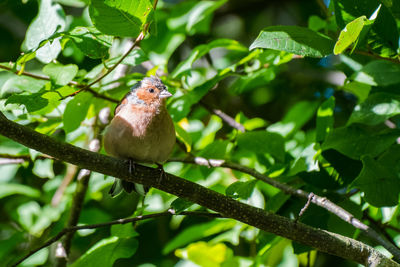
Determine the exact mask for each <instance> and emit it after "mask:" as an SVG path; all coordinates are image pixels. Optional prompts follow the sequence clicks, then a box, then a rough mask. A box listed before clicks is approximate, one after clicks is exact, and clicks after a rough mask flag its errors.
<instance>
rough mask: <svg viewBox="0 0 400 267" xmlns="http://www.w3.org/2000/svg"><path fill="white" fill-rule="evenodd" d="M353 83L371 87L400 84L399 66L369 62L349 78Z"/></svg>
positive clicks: (382, 61)
mask: <svg viewBox="0 0 400 267" xmlns="http://www.w3.org/2000/svg"><path fill="white" fill-rule="evenodd" d="M351 79H353V80H354V81H357V82H360V83H365V84H369V85H372V86H388V85H392V84H398V83H400V66H399V64H395V63H391V62H388V61H384V60H375V61H371V62H369V63H368V64H367V65H365V66H364V67H363V68H362V69H361V70H360V71H358V72H356V73H354V74H353V75H352V76H351Z"/></svg>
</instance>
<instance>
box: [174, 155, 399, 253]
mask: <svg viewBox="0 0 400 267" xmlns="http://www.w3.org/2000/svg"><path fill="white" fill-rule="evenodd" d="M169 161H175V162H183V163H190V164H197V165H201V166H207V167H223V168H229V169H232V170H237V171H240V172H243V173H247V174H249V175H251V176H253V177H254V178H256V179H259V180H261V181H264V182H265V183H267V184H269V185H272V186H273V187H276V188H278V189H280V190H281V191H283V192H284V193H286V194H289V195H292V196H297V197H300V198H304V199H309V196H310V193H309V192H306V191H304V190H302V189H295V188H293V187H291V186H289V185H287V184H283V183H281V182H279V181H277V180H275V179H272V178H270V177H268V176H266V175H263V174H261V173H259V172H257V171H256V170H253V169H251V168H249V167H246V166H243V165H240V164H237V163H233V162H228V161H225V160H219V159H218V160H216V159H205V158H202V157H195V158H185V159H181V158H171V159H170V160H169ZM311 202H312V203H314V204H315V205H317V206H320V207H322V208H324V209H326V210H327V211H329V212H330V213H333V214H335V215H336V216H338V217H339V218H340V219H342V220H344V221H345V222H347V223H349V224H351V225H353V226H354V227H355V228H357V229H360V230H362V231H363V232H364V233H365V234H366V235H367V236H368V237H370V238H371V239H373V240H375V242H377V243H378V244H380V245H382V246H383V247H385V248H386V249H387V250H388V251H389V252H390V253H392V254H393V256H394V257H395V258H396V259H397V260H400V250H399V249H398V248H397V247H395V246H393V244H391V243H390V241H387V240H386V239H384V238H383V237H381V236H380V235H379V234H378V233H377V232H376V231H375V230H374V229H372V228H371V227H369V226H368V225H366V224H364V223H363V222H361V221H360V220H359V219H357V218H356V217H355V216H354V215H353V214H351V213H350V212H348V211H347V210H345V209H343V208H342V207H340V206H338V205H336V204H335V203H333V202H332V201H330V200H329V199H327V198H326V197H321V196H318V195H316V194H313V195H312V198H311Z"/></svg>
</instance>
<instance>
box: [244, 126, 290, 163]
mask: <svg viewBox="0 0 400 267" xmlns="http://www.w3.org/2000/svg"><path fill="white" fill-rule="evenodd" d="M237 145H238V146H239V147H240V148H242V149H246V150H250V151H254V152H256V153H269V154H271V155H272V156H274V157H276V158H277V159H278V160H280V161H283V159H284V157H285V147H284V139H283V137H282V136H281V135H279V134H277V133H271V132H267V131H254V132H245V133H243V134H240V135H239V136H238V138H237Z"/></svg>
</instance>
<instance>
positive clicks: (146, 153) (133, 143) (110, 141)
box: [104, 105, 175, 163]
mask: <svg viewBox="0 0 400 267" xmlns="http://www.w3.org/2000/svg"><path fill="white" fill-rule="evenodd" d="M129 109H131V107H129V105H127V106H125V107H124V108H122V109H121V110H120V111H119V113H118V114H117V115H116V116H115V117H114V118H113V120H112V121H111V124H110V125H109V126H108V127H107V129H106V133H105V136H104V147H105V150H106V152H107V153H109V154H111V155H114V156H116V157H120V158H132V159H134V160H136V161H138V162H149V163H154V162H164V161H166V160H167V159H168V157H169V155H170V153H171V152H172V149H173V146H174V144H175V129H174V125H173V122H172V120H171V117H170V116H169V114H168V112H167V110H166V109H165V107H162V109H160V112H145V111H143V110H142V111H139V112H138V110H135V112H132V110H129Z"/></svg>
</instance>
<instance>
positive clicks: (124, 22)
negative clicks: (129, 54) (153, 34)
mask: <svg viewBox="0 0 400 267" xmlns="http://www.w3.org/2000/svg"><path fill="white" fill-rule="evenodd" d="M89 14H90V18H91V20H92V22H93V24H94V26H95V27H96V28H97V29H98V30H99V31H101V32H102V33H105V34H108V35H116V36H125V37H137V36H138V35H139V33H140V31H141V30H142V29H143V26H144V24H146V23H147V22H150V21H151V19H152V17H153V6H152V4H151V2H150V1H149V0H127V1H124V0H105V1H104V0H92V1H91V3H90V6H89Z"/></svg>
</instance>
